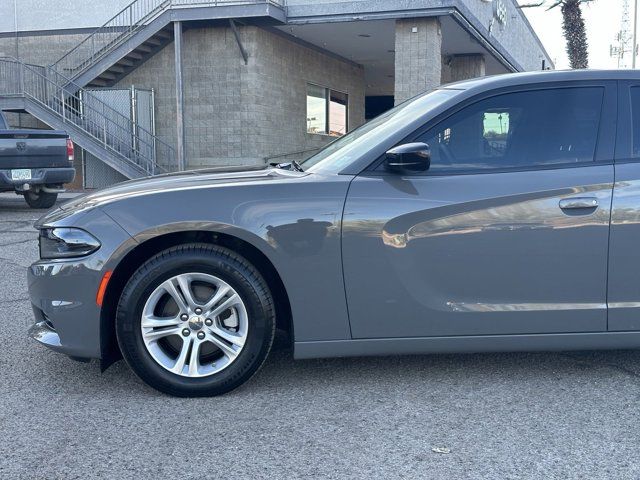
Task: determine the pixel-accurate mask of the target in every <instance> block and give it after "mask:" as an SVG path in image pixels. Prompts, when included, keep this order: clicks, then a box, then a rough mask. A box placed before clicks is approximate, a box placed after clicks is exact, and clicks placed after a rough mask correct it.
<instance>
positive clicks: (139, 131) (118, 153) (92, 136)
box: [0, 58, 176, 178]
mask: <svg viewBox="0 0 640 480" xmlns="http://www.w3.org/2000/svg"><path fill="white" fill-rule="evenodd" d="M0 109H2V110H9V111H11V110H13V111H26V112H28V113H30V114H32V115H33V116H34V117H36V118H38V119H40V120H42V121H43V122H45V123H46V124H48V125H49V126H51V127H53V128H56V129H59V130H66V131H67V132H68V133H69V136H70V137H71V139H72V140H73V141H74V143H76V144H77V145H79V146H80V147H82V148H83V149H84V150H86V151H87V152H89V153H91V154H92V155H94V156H96V157H98V158H100V159H101V160H102V161H103V162H105V163H106V164H107V165H109V166H110V167H112V168H113V169H115V170H117V171H118V172H120V173H121V174H122V175H125V176H126V177H128V178H139V177H143V176H148V175H154V174H158V173H163V172H168V171H173V170H175V167H176V160H175V159H176V155H175V151H174V150H173V148H172V147H171V146H169V145H167V144H166V143H164V142H162V141H161V140H159V139H158V138H157V137H156V136H155V135H154V134H153V133H152V132H149V131H148V130H145V129H143V128H142V127H140V126H138V125H136V124H135V123H134V122H133V121H132V120H131V119H130V118H129V117H127V116H125V115H122V114H121V113H120V112H118V111H116V110H114V109H113V108H111V107H110V106H109V105H107V104H106V103H104V102H103V101H102V100H100V99H99V98H97V97H96V96H95V95H92V94H91V93H90V92H87V91H86V90H84V89H83V88H81V87H80V86H79V85H76V84H75V83H74V82H72V81H71V80H70V79H69V78H67V77H66V76H64V75H61V74H60V73H58V72H57V71H56V70H55V69H54V68H52V67H42V66H37V65H28V64H25V63H22V62H20V61H18V60H16V59H14V58H1V59H0Z"/></svg>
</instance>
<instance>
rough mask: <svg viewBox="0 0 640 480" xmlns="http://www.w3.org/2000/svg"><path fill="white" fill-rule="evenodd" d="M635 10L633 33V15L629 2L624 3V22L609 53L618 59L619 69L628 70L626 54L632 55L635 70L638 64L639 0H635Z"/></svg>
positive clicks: (624, 0) (626, 0)
mask: <svg viewBox="0 0 640 480" xmlns="http://www.w3.org/2000/svg"><path fill="white" fill-rule="evenodd" d="M634 3H635V7H636V8H635V9H634V11H633V16H634V22H633V25H634V26H633V32H632V31H631V14H630V12H629V0H623V1H622V21H621V22H620V30H619V31H618V33H617V34H616V38H615V44H613V45H611V46H610V49H609V53H610V55H611V56H612V57H613V58H617V59H618V68H628V67H629V64H628V63H627V57H628V55H626V54H631V65H632V66H633V68H635V63H636V53H637V51H636V50H637V49H636V28H637V22H636V20H635V19H636V17H637V6H638V0H634Z"/></svg>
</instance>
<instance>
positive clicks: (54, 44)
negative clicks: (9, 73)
mask: <svg viewBox="0 0 640 480" xmlns="http://www.w3.org/2000/svg"><path fill="white" fill-rule="evenodd" d="M86 35H87V34H60V35H52V34H49V35H29V36H22V37H18V47H17V49H16V39H15V37H6V36H4V37H0V57H2V56H9V57H16V51H17V56H18V58H19V59H20V60H22V61H23V62H26V63H34V64H36V65H51V64H52V63H55V62H56V61H57V60H58V59H60V57H62V56H63V55H64V54H66V53H67V52H68V51H69V50H71V49H72V48H74V47H75V46H76V45H78V43H80V42H81V41H82V40H83V39H84V38H85V37H86Z"/></svg>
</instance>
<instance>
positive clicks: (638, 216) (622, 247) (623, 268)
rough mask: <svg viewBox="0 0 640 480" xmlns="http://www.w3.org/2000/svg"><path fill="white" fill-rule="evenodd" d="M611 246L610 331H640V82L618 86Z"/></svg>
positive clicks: (629, 82)
mask: <svg viewBox="0 0 640 480" xmlns="http://www.w3.org/2000/svg"><path fill="white" fill-rule="evenodd" d="M618 92H619V97H618V98H619V101H618V106H619V108H618V140H617V142H616V164H615V175H616V181H615V186H614V189H613V204H612V209H611V239H610V246H609V285H608V306H609V330H611V331H624V330H640V81H621V82H619V89H618Z"/></svg>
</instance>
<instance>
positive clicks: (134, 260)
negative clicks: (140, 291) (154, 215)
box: [100, 229, 294, 371]
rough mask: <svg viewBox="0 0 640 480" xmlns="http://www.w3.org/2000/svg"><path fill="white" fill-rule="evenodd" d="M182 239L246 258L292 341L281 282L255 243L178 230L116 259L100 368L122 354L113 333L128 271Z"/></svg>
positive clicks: (106, 303) (107, 297)
mask: <svg viewBox="0 0 640 480" xmlns="http://www.w3.org/2000/svg"><path fill="white" fill-rule="evenodd" d="M185 243H209V244H213V245H219V246H221V247H225V248H228V249H230V250H232V251H234V252H235V253H237V254H239V255H241V256H243V257H244V258H245V259H247V260H248V261H249V262H250V263H251V264H252V265H253V266H254V267H255V268H256V269H257V270H258V271H259V272H260V274H261V275H262V276H263V277H264V279H265V281H266V282H267V285H268V286H269V289H270V290H271V294H272V295H273V300H274V303H275V308H276V327H277V328H279V329H281V330H284V331H286V332H287V333H288V335H289V340H290V342H291V344H292V345H293V340H294V326H293V318H292V314H291V303H290V300H289V295H288V293H287V290H286V288H285V285H284V282H283V281H282V278H281V276H280V274H279V272H278V270H277V269H276V267H275V265H274V264H273V262H272V261H271V259H270V258H269V257H268V256H267V255H266V254H265V253H264V252H263V251H262V250H261V249H259V248H258V247H256V246H255V245H253V244H251V243H250V242H248V241H246V240H244V239H241V238H239V237H238V236H235V235H232V234H229V233H224V232H215V231H209V230H199V229H194V230H180V231H174V232H169V233H164V234H162V235H157V236H153V237H151V238H148V239H146V240H144V241H141V242H140V243H138V244H137V245H136V246H135V247H133V248H132V249H130V250H129V251H128V252H127V253H126V254H125V255H124V256H123V257H122V258H120V260H119V261H118V263H117V265H116V267H115V268H114V269H113V273H112V275H111V278H110V280H109V283H108V285H107V289H106V292H105V296H104V302H103V306H102V309H101V311H100V347H101V354H102V355H101V358H102V359H101V366H102V370H103V371H104V370H105V369H106V368H108V367H109V365H111V364H112V363H113V362H115V361H117V360H118V359H120V358H122V354H121V352H120V349H119V347H118V342H117V340H116V333H115V317H116V309H117V306H118V301H119V299H120V295H121V293H122V290H123V288H124V286H125V285H126V283H127V281H128V279H129V278H130V277H131V275H132V274H133V273H134V272H135V271H136V270H137V269H138V268H139V267H140V265H142V264H143V263H144V262H145V261H147V260H148V259H149V258H151V257H153V256H154V255H155V254H157V253H159V252H161V251H163V250H166V249H167V248H171V247H174V246H176V245H181V244H185Z"/></svg>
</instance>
